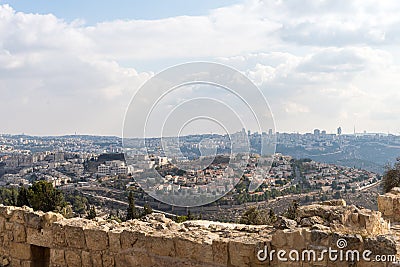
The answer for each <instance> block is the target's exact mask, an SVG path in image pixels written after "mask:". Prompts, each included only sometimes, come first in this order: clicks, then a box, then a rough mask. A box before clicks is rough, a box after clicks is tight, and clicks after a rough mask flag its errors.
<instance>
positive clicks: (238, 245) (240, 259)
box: [229, 239, 258, 266]
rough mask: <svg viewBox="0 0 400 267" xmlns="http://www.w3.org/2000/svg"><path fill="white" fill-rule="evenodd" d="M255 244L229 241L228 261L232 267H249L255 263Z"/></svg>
mask: <svg viewBox="0 0 400 267" xmlns="http://www.w3.org/2000/svg"><path fill="white" fill-rule="evenodd" d="M256 247H258V246H256V244H255V243H254V242H249V241H245V240H240V239H239V240H231V241H229V259H230V264H231V265H232V266H250V264H251V263H252V262H255V261H256V259H255V258H256V253H257V252H258V251H256V250H257V249H256Z"/></svg>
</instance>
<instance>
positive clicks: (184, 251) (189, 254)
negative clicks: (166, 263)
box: [174, 237, 213, 263]
mask: <svg viewBox="0 0 400 267" xmlns="http://www.w3.org/2000/svg"><path fill="white" fill-rule="evenodd" d="M174 243H175V252H176V256H177V257H178V258H183V259H192V260H195V261H198V262H210V263H211V262H213V251H212V246H211V244H207V243H205V242H201V241H195V240H189V239H185V238H181V237H177V238H175V239H174Z"/></svg>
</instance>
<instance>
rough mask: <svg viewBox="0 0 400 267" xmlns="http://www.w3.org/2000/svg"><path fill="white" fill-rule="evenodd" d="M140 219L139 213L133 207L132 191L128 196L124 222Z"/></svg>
mask: <svg viewBox="0 0 400 267" xmlns="http://www.w3.org/2000/svg"><path fill="white" fill-rule="evenodd" d="M138 218H140V212H139V210H138V209H137V208H136V206H135V197H134V195H133V192H132V191H129V194H128V209H127V211H126V220H132V219H138Z"/></svg>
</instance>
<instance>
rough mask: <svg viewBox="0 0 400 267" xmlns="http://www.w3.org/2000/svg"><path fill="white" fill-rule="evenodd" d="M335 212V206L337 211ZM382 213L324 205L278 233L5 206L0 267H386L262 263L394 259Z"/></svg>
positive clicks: (283, 222) (0, 216) (0, 217)
mask: <svg viewBox="0 0 400 267" xmlns="http://www.w3.org/2000/svg"><path fill="white" fill-rule="evenodd" d="M332 205H333V206H332ZM387 234H388V223H387V222H385V221H384V220H383V219H382V218H381V217H380V212H376V211H370V210H364V209H358V208H356V207H354V206H345V204H344V203H323V204H321V205H311V206H306V207H301V208H300V210H299V217H298V219H297V220H296V221H293V220H288V219H286V218H279V220H278V222H277V225H276V227H272V226H248V225H240V224H224V223H216V222H210V221H188V222H185V223H181V224H178V223H175V222H173V221H171V220H170V219H167V218H165V217H164V216H163V215H161V214H152V215H149V216H147V217H145V218H143V219H142V220H132V221H128V222H125V223H120V224H119V223H117V222H115V221H102V220H100V219H97V220H96V221H91V220H86V219H76V218H75V219H64V218H63V217H62V216H61V215H59V214H56V213H52V212H49V213H42V212H33V211H32V210H31V209H30V208H26V207H24V208H16V207H6V206H0V266H13V267H14V266H15V267H19V266H54V267H55V266H74V267H75V266H96V267H97V266H100V267H101V266H104V267H109V266H116V267H119V266H121V267H126V266H140V267H146V266H176V267H179V266H193V267H206V266H230V267H234V266H389V264H386V263H380V264H378V263H376V262H359V263H357V265H351V263H347V262H328V259H326V260H324V261H321V262H303V263H298V262H296V263H293V262H281V261H278V260H277V258H276V257H275V258H273V260H272V261H270V260H269V259H267V260H265V261H263V262H260V261H259V260H258V258H257V253H258V252H259V251H260V250H264V249H265V248H267V249H268V251H271V250H280V249H284V250H287V251H289V250H291V249H296V250H299V251H302V250H304V249H314V250H316V251H322V250H323V249H326V248H328V247H332V248H335V249H337V247H336V246H337V241H338V240H339V239H341V238H343V239H345V240H346V241H347V248H348V249H352V250H353V249H355V250H359V251H362V250H364V249H369V250H371V251H372V252H373V254H385V255H386V254H391V255H392V254H393V255H394V254H396V244H395V243H394V242H393V240H391V238H390V236H388V235H387Z"/></svg>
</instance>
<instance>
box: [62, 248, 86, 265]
mask: <svg viewBox="0 0 400 267" xmlns="http://www.w3.org/2000/svg"><path fill="white" fill-rule="evenodd" d="M65 261H66V262H67V266H68V267H80V266H82V259H81V252H80V251H78V250H66V251H65Z"/></svg>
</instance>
